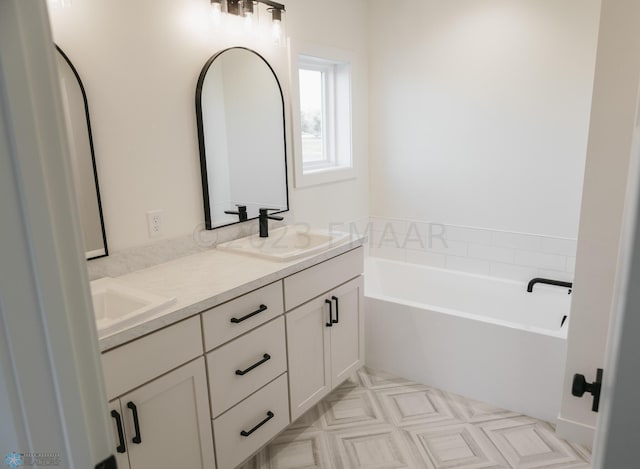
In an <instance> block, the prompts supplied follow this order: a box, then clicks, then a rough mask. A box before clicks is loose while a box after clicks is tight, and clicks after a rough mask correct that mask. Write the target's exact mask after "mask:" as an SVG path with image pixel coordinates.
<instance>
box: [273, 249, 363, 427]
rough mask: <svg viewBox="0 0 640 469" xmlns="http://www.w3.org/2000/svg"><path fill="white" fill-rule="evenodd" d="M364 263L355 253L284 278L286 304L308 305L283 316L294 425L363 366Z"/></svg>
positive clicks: (360, 253) (359, 254) (358, 251)
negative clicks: (285, 327)
mask: <svg viewBox="0 0 640 469" xmlns="http://www.w3.org/2000/svg"><path fill="white" fill-rule="evenodd" d="M362 263H363V260H362V249H356V250H354V251H350V252H348V253H346V254H344V255H342V256H339V257H337V258H334V259H331V260H329V261H327V262H324V263H322V264H318V265H316V266H314V267H312V268H310V269H307V270H305V271H302V272H300V273H298V274H295V275H293V276H291V277H288V278H286V279H285V304H287V306H288V305H290V304H291V305H297V304H299V303H303V302H304V301H305V299H306V301H307V302H306V303H304V304H302V305H300V306H297V307H296V308H294V309H292V310H291V311H288V312H287V313H286V326H287V349H288V365H289V400H290V408H291V420H292V421H293V420H295V419H297V418H298V417H300V416H301V415H302V414H303V413H304V412H306V411H307V410H308V409H310V408H311V407H312V406H314V405H315V404H316V403H317V402H318V401H320V399H322V398H323V397H324V396H326V395H327V394H328V393H329V392H331V390H332V389H334V388H335V387H336V386H337V385H339V384H340V383H341V382H342V381H344V380H345V379H346V378H348V377H349V375H350V374H351V373H352V372H353V371H355V370H357V369H358V368H359V367H360V366H361V365H362V364H363V362H364V332H363V327H364V321H363V311H362V305H363V281H362V276H361V275H360V274H361V272H362ZM350 279H351V280H350ZM314 280H315V281H314ZM327 285H332V286H333V287H335V288H333V289H327V288H326V287H327ZM337 285H339V286H337ZM294 288H295V290H294ZM302 289H304V290H305V291H306V292H307V295H304V294H301V290H302ZM322 289H324V291H321V292H320V293H321V294H320V295H317V296H316V294H317V293H318V290H322ZM289 292H291V295H289ZM312 295H313V296H312Z"/></svg>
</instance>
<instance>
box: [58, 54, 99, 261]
mask: <svg viewBox="0 0 640 469" xmlns="http://www.w3.org/2000/svg"><path fill="white" fill-rule="evenodd" d="M55 47H56V50H57V51H58V53H60V55H61V56H62V58H63V59H64V61H65V62H66V63H67V65H69V67H70V68H71V71H72V72H73V75H74V76H75V77H76V80H77V81H78V85H79V86H80V92H81V93H82V100H83V102H84V115H85V118H86V119H87V132H88V133H89V135H88V137H89V148H90V150H91V166H92V168H93V181H94V183H95V186H96V196H97V199H98V212H99V215H100V228H101V230H102V243H103V244H104V254H101V255H99V256H94V257H89V258H87V260H88V261H90V260H93V259H100V258H101V257H107V256H108V255H109V247H108V244H107V232H106V229H105V226H104V215H103V213H102V199H101V197H100V183H99V181H98V167H97V165H96V154H95V150H94V147H93V133H92V132H91V118H90V117H89V101H88V100H87V93H86V91H85V89H84V84H83V83H82V79H81V78H80V74H79V73H78V70H76V67H75V66H74V65H73V62H71V59H69V57H68V56H67V54H65V53H64V51H63V50H62V48H61V47H60V46H58V45H57V44H55Z"/></svg>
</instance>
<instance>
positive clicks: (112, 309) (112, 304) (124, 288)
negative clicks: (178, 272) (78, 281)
mask: <svg viewBox="0 0 640 469" xmlns="http://www.w3.org/2000/svg"><path fill="white" fill-rule="evenodd" d="M91 298H92V300H93V311H94V313H95V316H96V324H97V326H98V335H99V336H101V337H103V336H106V335H109V334H111V333H112V332H115V331H116V330H121V329H123V328H125V327H127V326H129V325H130V324H133V323H135V322H139V321H142V320H144V319H146V318H149V317H151V316H153V315H154V314H156V313H158V312H160V311H162V310H163V309H164V308H166V307H168V306H170V305H171V304H173V303H175V301H176V299H175V298H167V297H163V296H159V295H155V294H153V293H149V292H146V291H143V290H140V289H138V288H133V287H131V286H129V285H127V284H126V283H124V282H121V281H119V280H116V279H113V278H110V277H105V278H101V279H99V280H94V281H93V282H91Z"/></svg>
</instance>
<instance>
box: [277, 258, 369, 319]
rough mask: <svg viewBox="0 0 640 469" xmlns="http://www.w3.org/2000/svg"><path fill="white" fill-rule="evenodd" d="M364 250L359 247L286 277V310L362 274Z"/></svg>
mask: <svg viewBox="0 0 640 469" xmlns="http://www.w3.org/2000/svg"><path fill="white" fill-rule="evenodd" d="M363 251H364V250H363V248H362V247H359V248H357V249H354V250H352V251H349V252H346V253H344V254H342V255H340V256H337V257H334V258H333V259H329V260H328V261H325V262H322V263H320V264H317V265H314V266H313V267H310V268H308V269H306V270H303V271H302V272H298V273H297V274H293V275H291V276H290V277H287V278H285V279H284V302H285V306H286V310H287V311H290V310H292V309H293V308H295V307H296V306H299V305H301V304H302V303H305V302H307V301H309V300H311V299H313V298H315V297H316V296H318V295H322V294H323V293H325V292H327V291H329V290H331V289H332V288H335V287H337V286H338V285H342V284H343V283H345V282H347V281H349V280H351V279H352V278H355V277H357V276H358V275H360V274H361V273H362V272H363V270H364V255H363Z"/></svg>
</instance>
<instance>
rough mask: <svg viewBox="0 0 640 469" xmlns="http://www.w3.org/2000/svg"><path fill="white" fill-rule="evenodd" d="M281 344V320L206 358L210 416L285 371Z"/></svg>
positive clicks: (282, 327)
mask: <svg viewBox="0 0 640 469" xmlns="http://www.w3.org/2000/svg"><path fill="white" fill-rule="evenodd" d="M285 344H286V337H285V327H284V316H281V317H279V318H278V319H275V320H273V321H271V322H270V323H268V324H265V325H264V326H260V327H259V328H258V329H256V330H254V331H252V332H249V333H248V334H247V335H245V336H242V337H240V338H239V339H236V340H234V341H233V342H230V343H228V344H226V345H224V346H222V347H220V348H219V349H217V350H214V351H213V352H210V353H209V354H207V368H208V370H209V390H210V395H211V415H212V416H213V417H217V416H218V415H220V414H221V413H223V412H224V411H225V410H227V409H228V408H229V407H231V406H233V405H234V404H236V403H237V402H239V401H241V400H242V399H244V398H245V397H247V396H248V395H249V394H251V393H253V392H255V391H257V390H258V389H260V388H261V387H262V386H264V385H265V384H267V383H268V382H269V381H271V380H272V379H274V378H275V377H276V376H278V375H280V374H282V373H283V372H285V371H287V348H286V345H285ZM254 365H257V366H255V368H251V367H252V366H254ZM250 368H251V369H250ZM236 371H240V372H244V374H241V375H239V374H237V373H236Z"/></svg>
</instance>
